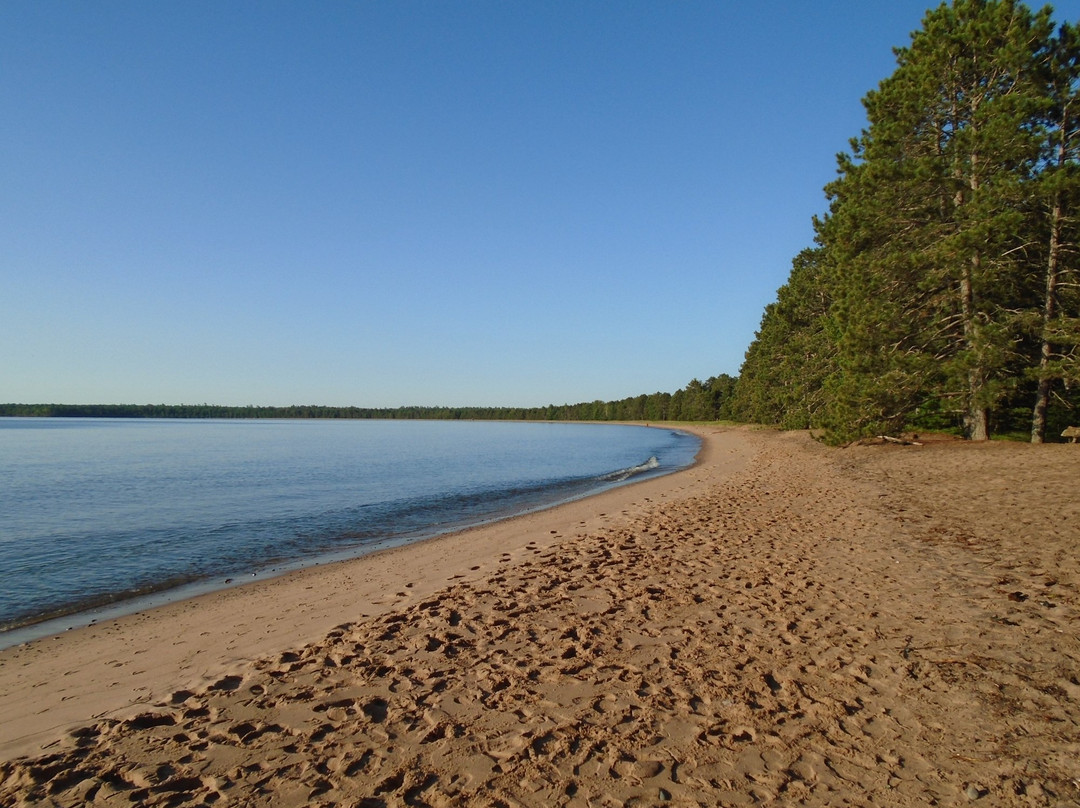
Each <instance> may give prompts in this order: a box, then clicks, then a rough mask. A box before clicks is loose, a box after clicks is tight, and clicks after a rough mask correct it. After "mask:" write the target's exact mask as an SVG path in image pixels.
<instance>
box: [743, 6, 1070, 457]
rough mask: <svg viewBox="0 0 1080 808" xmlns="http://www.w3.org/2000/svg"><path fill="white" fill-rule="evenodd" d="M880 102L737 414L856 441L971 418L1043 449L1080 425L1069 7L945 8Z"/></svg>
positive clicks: (832, 194) (900, 62)
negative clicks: (1052, 435) (1056, 19)
mask: <svg viewBox="0 0 1080 808" xmlns="http://www.w3.org/2000/svg"><path fill="white" fill-rule="evenodd" d="M896 58H897V68H896V71H895V72H894V73H893V74H892V75H891V76H889V77H888V78H886V79H885V80H884V81H882V82H881V84H880V85H879V86H878V88H877V89H875V90H873V91H871V92H870V93H868V94H867V96H866V97H865V99H864V105H865V107H866V111H867V121H868V125H867V128H866V129H865V130H864V131H863V132H862V133H861V134H860V135H859V137H857V138H855V139H854V140H853V141H852V143H851V153H850V154H842V155H840V156H839V159H838V162H839V166H838V176H837V179H836V180H835V181H834V182H832V183H831V184H830V185H828V186H827V187H826V194H827V197H828V199H829V203H830V206H829V211H828V213H827V214H826V215H825V216H823V217H822V218H820V219H818V220H816V221H815V226H816V231H817V242H818V244H817V247H816V248H815V249H814V250H812V251H808V252H806V253H804V254H803V255H801V256H799V257H798V258H797V259H796V261H795V264H794V267H793V269H792V273H791V277H790V279H789V281H788V283H787V284H786V285H785V286H784V287H782V288H781V289H780V290H779V293H778V299H777V302H776V303H775V304H773V305H771V306H770V307H769V308H767V309H766V311H765V315H764V317H763V319H762V324H761V329H760V331H759V332H758V334H757V337H756V339H755V340H754V342H753V344H752V345H751V346H750V348H749V350H748V351H747V354H746V361H745V363H744V365H743V368H742V371H741V374H740V378H739V383H738V386H737V390H736V393H735V395H734V397H733V405H734V411H735V414H736V415H737V416H739V417H742V418H747V419H752V420H759V421H768V422H773V423H779V424H783V425H792V426H794V425H802V426H818V427H826V428H828V429H829V430H830V432H831V434H832V436H833V437H834V439H836V440H845V439H849V438H853V437H858V436H861V435H866V434H873V433H881V432H890V431H896V430H900V429H903V428H906V427H912V426H920V427H922V428H927V427H943V426H944V427H949V426H954V427H957V428H959V429H960V430H962V431H963V433H964V434H965V435H966V436H967V437H970V438H972V439H977V440H983V439H986V438H988V437H989V436H990V432H991V430H992V429H997V430H1000V431H1018V430H1020V429H1024V428H1025V426H1024V424H1023V423H1022V421H1023V419H1024V415H1023V413H1024V412H1025V411H1026V418H1027V421H1028V424H1029V425H1030V430H1031V432H1030V434H1031V435H1032V439H1033V440H1036V441H1041V440H1042V439H1043V438H1044V436H1045V435H1046V433H1047V429H1048V428H1049V427H1056V426H1057V425H1059V424H1061V423H1063V422H1064V421H1066V420H1068V419H1069V418H1072V417H1074V416H1073V412H1074V409H1075V406H1076V405H1077V404H1078V403H1080V401H1078V398H1077V389H1076V388H1077V382H1078V379H1077V369H1078V354H1077V339H1076V336H1077V323H1078V322H1080V308H1078V305H1077V303H1078V297H1077V280H1078V278H1077V272H1076V247H1077V229H1076V197H1077V190H1078V186H1077V153H1078V145H1080V144H1078V137H1077V124H1076V112H1077V110H1076V108H1075V107H1076V90H1077V86H1078V83H1080V72H1078V62H1080V60H1078V58H1077V34H1076V29H1075V28H1074V27H1073V26H1071V25H1064V26H1061V27H1060V28H1058V29H1055V27H1054V25H1053V22H1052V20H1051V10H1050V9H1049V8H1047V9H1043V10H1042V11H1039V12H1037V13H1035V12H1032V11H1031V10H1030V9H1028V8H1027V7H1026V6H1024V5H1023V4H1021V3H1017V2H1009V1H1008V0H1000V1H993V0H955V2H953V3H951V4H942V5H940V6H938V7H937V8H936V9H933V10H931V11H929V12H927V14H926V16H925V17H924V19H923V24H922V28H921V29H919V30H917V31H915V32H914V33H913V34H912V38H911V43H910V44H909V45H908V46H907V47H905V48H899V49H897V51H896Z"/></svg>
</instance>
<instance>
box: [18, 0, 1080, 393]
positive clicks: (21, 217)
mask: <svg viewBox="0 0 1080 808" xmlns="http://www.w3.org/2000/svg"><path fill="white" fill-rule="evenodd" d="M927 5H928V4H927V3H925V2H922V1H918V2H910V1H909V0H891V1H890V2H881V3H869V2H865V0H817V2H810V1H809V0H806V1H805V2H803V1H802V0H799V2H795V1H794V0H792V1H790V2H739V3H734V2H723V0H716V1H715V2H693V1H692V0H687V1H686V2H660V1H659V0H656V2H635V1H634V0H630V1H629V2H573V3H570V2H534V3H526V2H482V1H481V0H475V1H474V0H462V2H445V1H443V0H438V1H436V0H430V1H429V2H408V1H406V0H402V1H401V2H325V3H300V2H288V3H286V2H272V1H270V2H254V0H251V2H228V0H225V1H224V2H217V1H215V2H208V1H206V2H203V1H200V0H190V1H186V2H160V3H159V2H154V3H147V2H119V1H118V0H107V2H101V3H75V2H47V1H46V2H38V1H37V0H35V1H34V2H29V1H28V0H6V2H4V3H2V4H0V346H2V352H0V401H4V402H22V403H37V402H70V403H91V402H93V403H99V402H100V403H158V402H163V403H203V402H208V403H217V404H278V405H286V404H294V403H297V404H300V403H310V404H327V405H350V404H351V405H357V406H374V407H382V406H389V407H395V406H400V405H408V404H430V405H439V404H445V405H466V404H477V405H521V406H534V405H543V404H548V403H563V402H576V401H589V400H593V399H604V400H609V399H618V398H623V397H626V396H630V395H636V394H639V393H643V392H653V391H656V390H662V391H668V392H672V391H674V390H676V389H678V388H680V387H682V386H683V385H685V384H686V382H688V381H689V380H690V379H691V378H694V377H698V378H701V379H704V378H707V377H709V376H712V375H716V374H719V373H730V374H733V375H734V374H736V373H737V372H738V369H739V365H740V364H741V362H742V357H743V353H744V352H745V350H746V347H747V345H748V344H749V342H750V340H751V339H752V338H753V335H754V331H755V330H756V328H757V326H758V324H759V322H760V318H761V313H762V309H763V308H764V306H765V305H766V304H767V303H769V302H770V301H772V300H773V299H774V295H775V291H776V288H777V287H778V286H779V285H780V284H782V283H783V282H784V281H785V279H786V277H787V274H788V271H789V269H790V264H791V259H792V257H793V256H794V255H795V254H796V253H798V252H799V250H801V249H802V248H804V247H806V246H809V245H810V244H811V242H812V229H811V217H812V216H813V215H815V214H818V213H821V212H822V211H823V210H824V209H825V199H824V195H823V193H822V187H823V186H824V184H825V183H826V182H828V181H829V180H830V179H831V178H832V177H833V176H834V174H835V160H834V156H835V154H836V153H837V152H839V151H842V150H845V149H846V148H847V143H848V140H849V139H850V138H851V137H853V136H855V135H857V134H858V132H859V131H860V129H861V127H862V126H863V125H864V122H865V119H864V116H863V110H862V106H861V103H860V99H861V98H862V96H863V95H864V94H865V93H866V91H867V90H869V89H871V88H873V87H874V86H876V84H877V83H878V82H879V81H880V80H881V79H883V78H885V77H886V76H887V75H889V73H891V72H892V70H893V67H894V64H895V63H894V58H893V55H892V51H891V48H892V47H893V46H896V45H903V44H905V43H906V42H907V41H908V35H909V33H910V32H911V31H912V30H914V29H916V28H918V27H919V24H920V20H921V18H922V15H923V12H924V11H925V9H926V7H927ZM1055 7H1056V9H1057V12H1056V15H1055V16H1056V19H1058V20H1059V21H1060V20H1063V19H1077V18H1078V16H1080V14H1078V12H1080V0H1075V2H1062V3H1057V4H1055Z"/></svg>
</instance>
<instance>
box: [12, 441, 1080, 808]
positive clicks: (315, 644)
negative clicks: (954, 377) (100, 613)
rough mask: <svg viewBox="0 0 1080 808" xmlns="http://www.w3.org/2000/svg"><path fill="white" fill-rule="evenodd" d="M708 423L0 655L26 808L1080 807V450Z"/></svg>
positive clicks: (18, 791)
mask: <svg viewBox="0 0 1080 808" xmlns="http://www.w3.org/2000/svg"><path fill="white" fill-rule="evenodd" d="M699 431H700V432H701V434H703V436H704V437H705V439H706V442H705V447H704V449H703V453H702V456H701V458H700V460H699V463H698V464H697V465H696V466H695V467H693V468H691V469H689V470H686V471H683V472H680V473H678V474H674V475H670V476H668V477H664V478H659V479H655V480H649V481H645V482H642V483H638V484H636V485H631V486H627V487H624V488H621V489H617V490H615V491H612V492H608V493H605V494H603V495H599V496H597V497H592V498H589V499H586V500H582V501H579V502H576V503H572V504H570V505H567V506H563V507H560V508H557V509H553V510H549V511H545V512H541V513H537V514H531V515H527V516H523V517H519V518H517V519H513V520H509V521H506V522H501V523H497V524H494V525H489V526H486V527H483V528H479V529H475V530H471V531H466V532H464V533H461V534H455V535H452V536H447V537H443V538H440V539H436V540H432V541H429V542H425V543H423V544H421V545H416V546H413V547H408V548H402V549H400V550H395V551H391V552H386V553H382V554H379V555H377V556H374V557H369V558H366V559H360V560H357V561H352V562H344V563H340V564H335V565H330V566H326V567H322V568H317V569H313V570H307V571H304V572H302V573H297V574H293V575H289V576H286V577H283V578H280V579H275V580H272V581H264V582H260V583H256V584H251V585H249V586H245V587H241V588H238V589H232V590H227V591H223V592H218V593H215V594H213V595H209V596H205V597H203V598H200V599H197V600H194V601H188V602H184V603H179V604H174V605H171V606H167V607H163V608H160V609H157V610H154V611H153V612H148V613H145V614H141V615H133V616H131V617H128V618H123V619H121V620H117V621H112V622H109V623H103V624H100V625H95V626H92V627H90V628H86V629H79V630H76V631H71V632H67V633H65V634H64V635H61V636H59V637H56V638H51V639H45V640H41V641H37V642H34V643H31V644H28V645H25V646H20V647H17V648H11V649H8V650H6V651H3V652H0V761H4V762H0V804H3V805H9V804H11V805H19V804H24V803H25V804H33V805H41V804H44V805H50V804H56V805H82V804H94V805H98V804H100V805H127V804H141V805H203V804H219V805H275V806H278V805H281V806H288V805H297V806H301V805H350V806H352V805H356V806H383V805H386V806H390V805H430V806H444V805H446V806H449V805H466V806H471V805H476V806H481V805H482V806H541V805H543V806H546V805H580V806H587V805H593V806H600V805H661V804H662V805H710V806H711V805H750V804H754V803H764V802H773V803H775V804H780V805H811V806H825V805H854V806H871V805H873V806H923V805H955V804H967V803H969V802H975V803H976V804H985V805H1024V806H1027V805H1036V806H1042V805H1077V804H1080V637H1078V632H1080V613H1078V608H1080V593H1078V587H1080V553H1078V547H1080V497H1078V496H1077V493H1076V485H1077V481H1078V480H1080V447H1077V446H1064V445H1053V446H1029V445H1026V444H1000V443H992V444H980V445H974V444H965V443H959V442H940V443H928V444H927V445H924V446H865V447H862V446H860V447H851V448H847V449H830V448H827V447H824V446H821V445H818V444H816V443H814V442H813V441H812V440H811V439H810V437H809V436H808V435H807V434H805V433H777V432H771V431H764V430H751V429H743V428H738V429H726V428H720V427H715V428H714V427H702V428H699Z"/></svg>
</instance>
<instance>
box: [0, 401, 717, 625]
mask: <svg viewBox="0 0 1080 808" xmlns="http://www.w3.org/2000/svg"><path fill="white" fill-rule="evenodd" d="M699 445H700V442H699V441H698V439H697V438H695V437H693V436H690V435H687V434H685V433H680V432H676V431H672V430H669V429H656V428H654V429H648V428H644V427H631V426H620V425H595V424H533V423H529V424H526V423H501V422H451V421H263V420H252V421H201V420H200V421H194V420H193V421H187V420H173V421H164V420H150V419H130V420H129V419H64V418H55V419H54V418H0V646H2V645H5V644H10V642H11V641H13V640H15V641H22V640H23V639H24V638H26V637H25V636H24V635H25V634H26V629H25V628H23V629H20V630H19V631H13V629H16V628H18V627H20V626H22V627H25V626H27V625H30V624H39V626H40V625H41V624H42V621H46V620H49V619H50V618H55V617H57V616H59V615H65V614H68V615H70V614H75V613H84V612H86V611H87V610H90V609H94V608H96V607H100V606H102V605H103V604H108V603H115V602H125V603H126V604H127V606H128V608H129V609H130V608H131V604H132V603H136V604H137V603H139V600H138V599H139V598H140V597H142V596H146V595H148V594H150V593H159V592H178V591H179V592H184V591H186V590H185V587H186V589H187V590H190V589H191V587H192V586H199V585H201V586H203V587H207V586H211V587H219V586H222V585H224V584H225V579H227V578H232V579H233V580H234V581H235V580H238V579H242V578H244V577H247V578H250V577H251V576H252V574H253V573H254V574H266V573H267V572H269V571H270V570H271V569H273V570H274V571H282V570H283V569H286V568H293V567H296V566H302V565H304V564H309V563H314V562H316V561H323V560H328V559H331V558H344V557H349V556H355V555H360V554H362V553H364V552H370V551H371V550H373V549H379V548H382V547H385V546H389V545H392V544H400V543H403V542H406V541H412V540H416V539H418V538H424V537H430V536H432V535H435V534H438V533H440V532H445V531H448V530H454V529H458V528H461V527H464V526H467V525H471V524H477V523H480V522H484V521H489V520H491V519H497V518H500V517H505V516H509V515H513V514H515V513H521V512H524V511H528V510H532V509H536V508H541V507H546V506H549V505H552V504H555V503H558V502H562V501H566V500H569V499H573V498H575V497H580V496H585V495H587V494H590V493H595V492H597V491H600V490H603V489H605V488H610V487H612V486H614V485H619V484H623V483H625V482H627V481H630V480H635V479H641V478H642V477H646V476H652V475H657V474H664V473H668V472H671V471H675V470H677V469H679V468H683V467H685V466H687V465H689V464H690V463H691V462H692V460H693V457H694V455H695V454H696V452H697V450H698V447H699ZM178 587H179V588H180V589H177V588H178ZM39 633H47V632H39ZM5 638H6V639H7V640H8V642H5Z"/></svg>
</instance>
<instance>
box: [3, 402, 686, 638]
mask: <svg viewBox="0 0 1080 808" xmlns="http://www.w3.org/2000/svg"><path fill="white" fill-rule="evenodd" d="M593 423H597V424H603V423H606V422H593ZM624 425H626V426H640V427H644V428H653V429H668V430H670V431H673V432H683V433H685V434H689V435H692V436H694V437H696V438H697V439H698V441H699V445H698V450H697V451H698V452H699V453H700V452H701V451H702V448H703V445H704V443H703V441H702V438H701V436H700V435H699V434H697V433H695V432H694V427H690V428H686V427H685V426H684V427H679V426H668V425H666V424H662V425H656V424H647V423H627V424H624ZM697 462H698V459H697V457H696V456H695V459H694V460H692V461H691V462H690V463H689V464H688V465H685V466H681V467H678V468H674V469H671V470H665V471H661V472H660V473H658V474H657V473H653V474H647V475H644V476H642V477H640V478H636V477H635V475H631V476H630V477H628V478H627V479H624V480H620V481H616V482H609V483H607V484H606V485H599V486H597V487H596V488H594V489H592V490H590V491H588V492H586V493H584V494H575V495H571V496H569V497H567V498H564V499H554V500H550V501H547V502H540V503H538V504H535V505H531V506H529V507H526V508H525V509H524V510H520V511H517V512H513V513H509V512H504V513H502V514H500V515H494V516H489V517H486V518H482V519H479V520H478V521H475V522H473V523H471V524H470V523H469V522H467V521H465V520H462V521H461V523H460V524H456V525H453V526H449V527H443V528H439V527H437V526H435V525H432V526H431V528H430V529H428V530H424V531H421V532H418V533H416V534H413V535H401V536H396V537H389V538H383V539H379V540H377V541H374V542H371V543H369V544H365V545H361V546H357V547H353V548H348V549H343V550H342V549H339V550H329V551H326V552H324V553H321V554H319V555H315V556H310V557H306V558H299V559H293V560H288V559H286V560H282V561H278V562H275V563H273V564H267V565H266V566H258V565H253V566H251V567H248V568H247V569H246V570H235V571H233V572H231V573H222V574H220V575H215V576H212V577H209V578H199V579H194V580H189V581H187V582H184V583H181V584H178V585H174V586H169V587H164V588H160V589H152V590H150V591H146V592H143V593H142V594H133V595H130V596H127V597H123V596H121V597H118V598H112V599H110V598H104V597H103V598H102V599H101V600H100V601H99V602H98V603H96V604H95V605H88V606H83V607H79V608H73V609H71V610H70V611H60V610H58V611H57V612H55V613H54V616H51V617H45V618H43V619H37V620H32V621H31V622H26V623H23V624H18V625H15V626H13V627H11V628H8V629H5V630H4V631H2V632H0V652H2V651H4V650H5V649H8V648H12V647H15V646H19V645H23V644H25V643H28V642H34V641H37V640H41V639H47V638H49V637H52V636H55V635H59V634H63V633H66V632H68V631H73V630H76V629H81V628H87V627H91V626H93V625H95V624H98V623H103V622H107V621H111V620H116V619H120V618H124V617H129V616H131V615H134V614H138V613H141V612H147V611H152V610H154V609H158V608H161V607H164V606H168V605H172V604H178V603H182V602H184V601H188V600H194V599H197V598H200V597H203V596H206V595H212V594H214V593H216V592H221V591H225V590H228V589H235V588H239V587H244V586H249V585H250V584H252V583H256V582H262V581H270V580H274V579H276V578H280V577H283V576H287V575H292V574H294V573H297V572H302V571H304V570H308V569H315V568H320V567H326V566H328V565H332V564H338V563H342V562H350V561H355V560H358V559H362V558H367V557H369V556H373V555H376V554H378V553H383V552H389V551H392V550H395V549H399V548H402V547H406V546H409V545H412V544H419V543H423V542H428V541H432V540H435V539H439V538H442V537H444V536H447V535H452V534H455V533H463V532H466V531H470V530H474V529H478V528H483V527H485V526H488V525H491V524H495V523H497V522H501V521H506V520H509V519H516V518H518V517H520V516H526V515H529V514H531V513H537V512H541V511H545V510H550V509H553V508H559V507H562V506H564V505H567V504H570V503H572V502H575V501H578V500H582V499H588V498H591V497H595V496H600V495H602V494H604V493H606V492H608V491H611V490H615V489H617V488H621V487H624V486H627V485H636V484H638V483H641V482H646V481H648V480H649V479H658V478H660V477H665V476H668V475H670V474H678V473H679V472H682V471H685V470H687V469H689V468H692V467H693V466H694V465H696V464H697ZM253 579H257V580H253Z"/></svg>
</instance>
